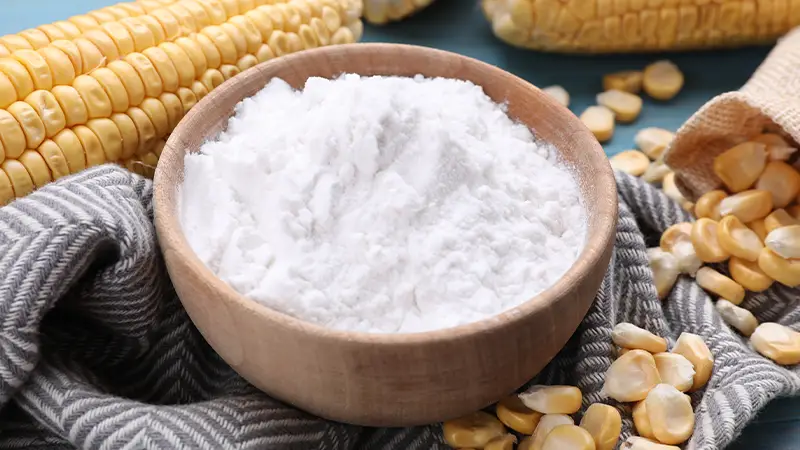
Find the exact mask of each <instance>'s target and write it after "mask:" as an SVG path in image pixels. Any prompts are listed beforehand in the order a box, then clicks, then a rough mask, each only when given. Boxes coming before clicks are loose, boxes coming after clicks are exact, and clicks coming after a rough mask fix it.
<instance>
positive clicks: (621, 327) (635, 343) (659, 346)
mask: <svg viewBox="0 0 800 450" xmlns="http://www.w3.org/2000/svg"><path fill="white" fill-rule="evenodd" d="M611 340H612V341H613V342H614V343H615V344H617V345H618V346H620V347H623V348H629V349H634V350H636V349H639V350H645V351H648V352H650V353H660V352H665V351H667V340H666V339H664V338H662V337H660V336H656V335H655V334H653V333H651V332H649V331H647V330H645V329H642V328H639V327H637V326H636V325H634V324H632V323H627V322H623V323H618V324H617V325H615V326H614V329H613V330H612V331H611Z"/></svg>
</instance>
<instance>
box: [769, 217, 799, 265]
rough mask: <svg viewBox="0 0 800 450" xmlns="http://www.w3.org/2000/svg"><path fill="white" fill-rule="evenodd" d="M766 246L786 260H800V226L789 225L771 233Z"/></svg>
mask: <svg viewBox="0 0 800 450" xmlns="http://www.w3.org/2000/svg"><path fill="white" fill-rule="evenodd" d="M764 243H765V244H766V246H767V247H768V248H769V249H770V250H772V251H773V252H775V253H776V254H778V256H781V257H783V258H786V259H792V258H800V225H789V226H785V227H780V228H776V229H774V230H772V231H770V232H769V234H768V235H767V239H766V240H765V242H764Z"/></svg>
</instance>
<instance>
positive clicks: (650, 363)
mask: <svg viewBox="0 0 800 450" xmlns="http://www.w3.org/2000/svg"><path fill="white" fill-rule="evenodd" d="M660 382H661V377H660V376H659V375H658V369H657V368H656V362H655V360H654V359H653V355H651V354H650V353H648V352H646V351H644V350H631V351H629V352H627V353H625V354H624V355H622V356H620V357H619V358H617V360H616V361H614V362H613V363H612V364H611V367H609V369H608V371H607V372H606V379H605V383H604V384H603V392H604V393H605V394H606V395H608V396H609V397H611V398H613V399H614V400H617V401H620V402H635V401H639V400H643V399H644V398H645V397H647V393H648V392H650V389H652V388H653V387H655V386H656V385H657V384H659V383H660Z"/></svg>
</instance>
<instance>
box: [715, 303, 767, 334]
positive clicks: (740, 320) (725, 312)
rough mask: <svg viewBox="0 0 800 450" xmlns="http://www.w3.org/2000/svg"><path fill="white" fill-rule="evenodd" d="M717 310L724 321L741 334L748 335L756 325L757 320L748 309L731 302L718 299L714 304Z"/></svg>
mask: <svg viewBox="0 0 800 450" xmlns="http://www.w3.org/2000/svg"><path fill="white" fill-rule="evenodd" d="M715 306H716V308H717V312H718V313H719V315H720V317H722V319H723V320H725V322H726V323H727V324H728V325H730V326H732V327H734V328H736V329H737V330H739V331H740V332H741V333H742V334H743V335H745V336H750V335H751V334H753V331H755V329H756V327H758V320H757V319H756V317H755V316H754V315H753V313H751V312H750V311H748V310H746V309H744V308H740V307H738V306H736V305H734V304H733V303H731V302H729V301H727V300H723V299H719V300H717V304H716V305H715Z"/></svg>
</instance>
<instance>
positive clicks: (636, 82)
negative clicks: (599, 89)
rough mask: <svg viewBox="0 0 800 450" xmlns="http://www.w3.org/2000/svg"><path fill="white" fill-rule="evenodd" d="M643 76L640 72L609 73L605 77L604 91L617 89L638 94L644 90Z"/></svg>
mask: <svg viewBox="0 0 800 450" xmlns="http://www.w3.org/2000/svg"><path fill="white" fill-rule="evenodd" d="M643 76H644V75H643V74H642V72H641V71H638V70H624V71H621V72H614V73H609V74H607V75H604V76H603V89H604V90H606V91H610V90H612V89H617V90H620V91H625V92H630V93H631V94H638V93H639V92H640V91H641V90H642V78H643Z"/></svg>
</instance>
